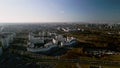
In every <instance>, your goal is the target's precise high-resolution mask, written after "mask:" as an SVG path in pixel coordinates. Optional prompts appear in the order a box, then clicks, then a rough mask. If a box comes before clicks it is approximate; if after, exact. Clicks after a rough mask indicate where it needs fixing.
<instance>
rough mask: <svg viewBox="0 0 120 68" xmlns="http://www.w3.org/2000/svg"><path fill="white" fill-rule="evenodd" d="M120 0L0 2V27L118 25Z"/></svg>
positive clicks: (9, 0)
mask: <svg viewBox="0 0 120 68" xmlns="http://www.w3.org/2000/svg"><path fill="white" fill-rule="evenodd" d="M119 12H120V0H0V23H17V22H23V23H24V22H94V23H98V22H99V23H104V22H107V23H109V22H110V23H111V22H112V23H119V22H120V14H119Z"/></svg>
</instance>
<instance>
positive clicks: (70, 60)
mask: <svg viewBox="0 0 120 68" xmlns="http://www.w3.org/2000/svg"><path fill="white" fill-rule="evenodd" d="M34 61H37V62H72V63H84V64H99V65H119V66H120V62H119V61H99V60H78V59H36V60H35V59H34Z"/></svg>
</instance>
